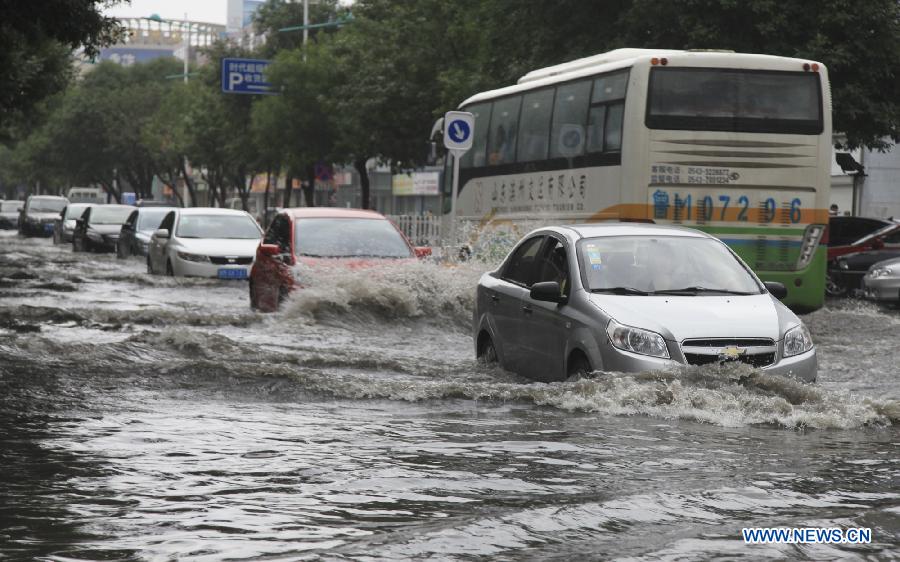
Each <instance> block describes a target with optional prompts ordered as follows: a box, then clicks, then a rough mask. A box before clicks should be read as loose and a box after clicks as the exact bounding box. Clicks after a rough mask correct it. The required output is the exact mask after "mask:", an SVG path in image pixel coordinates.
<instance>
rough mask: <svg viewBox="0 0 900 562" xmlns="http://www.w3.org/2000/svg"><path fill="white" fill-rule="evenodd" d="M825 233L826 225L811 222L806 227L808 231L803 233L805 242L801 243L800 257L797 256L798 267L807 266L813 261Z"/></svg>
mask: <svg viewBox="0 0 900 562" xmlns="http://www.w3.org/2000/svg"><path fill="white" fill-rule="evenodd" d="M823 234H825V226H824V225H821V224H811V225H809V226H807V227H806V231H805V232H804V233H803V242H802V243H801V244H800V257H799V258H797V269H803V268H805V267H806V266H808V265H809V262H811V261H812V259H813V256H814V255H816V249H818V247H819V242H821V240H822V235H823Z"/></svg>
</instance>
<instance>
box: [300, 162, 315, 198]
mask: <svg viewBox="0 0 900 562" xmlns="http://www.w3.org/2000/svg"><path fill="white" fill-rule="evenodd" d="M315 195H316V167H315V166H314V165H312V164H309V165H307V166H306V183H305V184H303V199H305V200H306V206H307V207H315V206H316V198H315Z"/></svg>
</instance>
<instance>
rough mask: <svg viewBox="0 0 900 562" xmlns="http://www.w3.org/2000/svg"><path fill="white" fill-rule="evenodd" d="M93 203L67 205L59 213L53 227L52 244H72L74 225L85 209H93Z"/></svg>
mask: <svg viewBox="0 0 900 562" xmlns="http://www.w3.org/2000/svg"><path fill="white" fill-rule="evenodd" d="M93 206H94V205H93V203H69V204H68V205H66V208H65V209H63V210H62V211H60V212H59V216H58V217H57V218H56V221H55V222H54V226H53V243H54V244H68V243H71V242H72V233H73V232H75V223H76V222H77V221H78V219H79V218H81V215H83V214H84V211H85V209H87V208H88V207H93Z"/></svg>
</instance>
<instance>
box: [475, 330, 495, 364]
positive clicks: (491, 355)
mask: <svg viewBox="0 0 900 562" xmlns="http://www.w3.org/2000/svg"><path fill="white" fill-rule="evenodd" d="M478 360H479V361H481V362H482V363H485V364H492V363H497V362H498V361H499V359H497V349H496V348H495V347H494V340H492V339H491V337H490V336H486V337H485V339H484V341H483V342H482V343H481V345H480V346H479V347H478Z"/></svg>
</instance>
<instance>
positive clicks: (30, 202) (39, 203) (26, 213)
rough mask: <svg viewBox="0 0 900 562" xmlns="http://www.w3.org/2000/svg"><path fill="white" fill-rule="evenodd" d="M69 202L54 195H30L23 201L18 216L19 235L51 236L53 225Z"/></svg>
mask: <svg viewBox="0 0 900 562" xmlns="http://www.w3.org/2000/svg"><path fill="white" fill-rule="evenodd" d="M68 204H69V200H68V199H66V198H65V197H57V196H54V195H32V196H30V197H28V199H26V200H25V206H24V207H22V212H21V213H20V214H19V234H22V235H24V236H53V223H54V222H56V219H57V217H59V213H60V211H62V210H63V209H64V208H65V207H66V205H68Z"/></svg>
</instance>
